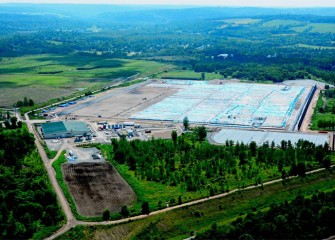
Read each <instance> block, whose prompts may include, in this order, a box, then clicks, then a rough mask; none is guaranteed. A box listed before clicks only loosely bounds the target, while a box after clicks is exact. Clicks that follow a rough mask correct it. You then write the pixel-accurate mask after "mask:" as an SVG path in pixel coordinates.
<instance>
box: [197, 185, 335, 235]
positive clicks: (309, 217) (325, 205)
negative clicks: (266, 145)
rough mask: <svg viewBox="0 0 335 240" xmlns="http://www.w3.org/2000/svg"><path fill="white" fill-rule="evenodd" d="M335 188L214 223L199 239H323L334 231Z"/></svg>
mask: <svg viewBox="0 0 335 240" xmlns="http://www.w3.org/2000/svg"><path fill="white" fill-rule="evenodd" d="M334 217H335V191H332V192H327V193H324V192H320V193H318V194H314V195H313V196H312V197H311V198H307V197H303V196H297V197H296V198H295V199H294V200H293V201H292V202H287V201H285V202H284V203H282V204H279V205H272V206H271V207H270V209H269V210H267V211H258V212H252V213H249V214H247V216H246V217H244V218H241V217H239V218H237V219H236V220H235V221H234V222H233V223H232V224H231V225H230V226H225V227H218V226H217V225H216V224H215V223H214V224H213V225H212V229H211V230H209V231H207V232H206V233H203V234H199V235H197V237H196V239H324V238H327V237H329V236H332V235H334V234H335V229H334V225H333V222H332V221H331V219H334Z"/></svg>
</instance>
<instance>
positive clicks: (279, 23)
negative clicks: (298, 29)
mask: <svg viewBox="0 0 335 240" xmlns="http://www.w3.org/2000/svg"><path fill="white" fill-rule="evenodd" d="M300 24H302V22H300V21H296V20H272V21H268V22H266V23H264V24H263V27H279V26H297V25H300Z"/></svg>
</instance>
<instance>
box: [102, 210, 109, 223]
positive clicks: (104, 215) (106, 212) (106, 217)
mask: <svg viewBox="0 0 335 240" xmlns="http://www.w3.org/2000/svg"><path fill="white" fill-rule="evenodd" d="M110 216H111V213H110V211H109V209H106V210H105V211H104V212H103V213H102V220H103V221H108V220H109V219H110Z"/></svg>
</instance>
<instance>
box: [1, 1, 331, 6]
mask: <svg viewBox="0 0 335 240" xmlns="http://www.w3.org/2000/svg"><path fill="white" fill-rule="evenodd" d="M0 3H81V4H122V5H127V4H150V5H197V6H199V5H200V6H261V7H315V6H318V7H335V0H0Z"/></svg>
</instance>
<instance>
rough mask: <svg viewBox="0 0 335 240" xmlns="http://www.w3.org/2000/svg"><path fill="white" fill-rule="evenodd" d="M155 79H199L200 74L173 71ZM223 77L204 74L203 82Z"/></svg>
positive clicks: (187, 71) (159, 75) (190, 71)
mask: <svg viewBox="0 0 335 240" xmlns="http://www.w3.org/2000/svg"><path fill="white" fill-rule="evenodd" d="M156 77H157V78H172V79H177V78H179V79H187V78H189V79H199V80H200V79H201V73H200V72H199V73H198V72H194V71H192V70H173V71H169V72H163V73H161V74H158V75H157V76H156ZM222 78H223V76H222V75H221V74H216V73H205V80H213V79H222Z"/></svg>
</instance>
